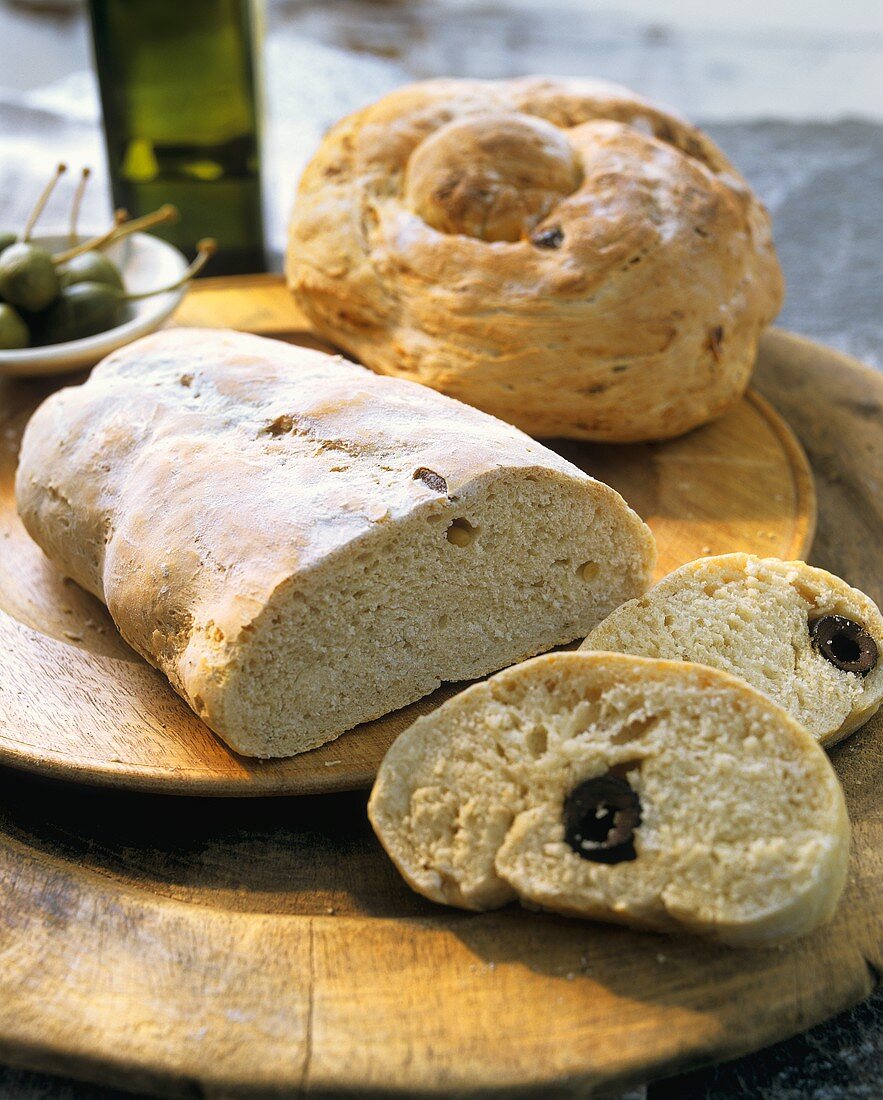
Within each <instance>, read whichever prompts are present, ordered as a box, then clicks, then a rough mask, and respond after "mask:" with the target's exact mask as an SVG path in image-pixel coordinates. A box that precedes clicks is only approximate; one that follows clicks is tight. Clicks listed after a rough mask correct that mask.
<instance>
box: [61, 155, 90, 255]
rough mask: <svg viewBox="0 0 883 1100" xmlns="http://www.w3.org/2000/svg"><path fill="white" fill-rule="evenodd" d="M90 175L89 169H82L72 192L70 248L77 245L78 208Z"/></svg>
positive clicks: (81, 202)
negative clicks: (75, 187)
mask: <svg viewBox="0 0 883 1100" xmlns="http://www.w3.org/2000/svg"><path fill="white" fill-rule="evenodd" d="M91 175H92V169H91V168H88V167H87V168H84V169H83V170H82V172H81V173H80V180H79V182H78V183H77V189H76V191H74V201H73V202H72V203H71V222H70V230H69V231H68V235H67V238H68V244H69V245H70V247H71V248H73V247H74V245H75V244H76V243H77V222H78V221H79V220H80V207H81V206H82V205H83V195H84V194H85V192H86V184H87V183H88V182H89V177H90V176H91Z"/></svg>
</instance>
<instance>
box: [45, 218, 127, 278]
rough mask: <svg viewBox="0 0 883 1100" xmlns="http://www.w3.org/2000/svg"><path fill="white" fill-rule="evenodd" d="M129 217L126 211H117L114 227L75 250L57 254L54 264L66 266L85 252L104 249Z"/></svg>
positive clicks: (54, 257) (84, 242)
mask: <svg viewBox="0 0 883 1100" xmlns="http://www.w3.org/2000/svg"><path fill="white" fill-rule="evenodd" d="M128 216H129V215H128V213H127V212H126V211H125V210H117V211H116V212H115V214H114V216H113V225H112V226H111V227H110V229H105V231H104V232H103V233H99V234H98V236H97V237H92V238H90V239H89V240H88V241H83V243H82V244H78V245H75V246H74V247H73V248H68V249H65V251H64V252H56V253H55V255H54V256H53V257H52V262H53V263H54V264H55V266H56V267H57V266H58V265H59V264H65V263H67V261H68V260H72V259H74V257H75V256H81V255H82V254H83V253H84V252H91V251H92V250H93V249H96V248H102V247H103V246H104V245H106V244H107V243H108V242H109V241H112V240H113V239H114V234H115V233H116V232H117V230H118V229H119V228H120V226H121V225H122V224H123V223H124V222H125V220H126V218H128Z"/></svg>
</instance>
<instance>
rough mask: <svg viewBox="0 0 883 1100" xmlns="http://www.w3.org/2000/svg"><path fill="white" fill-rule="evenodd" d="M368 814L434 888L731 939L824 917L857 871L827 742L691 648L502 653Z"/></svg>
mask: <svg viewBox="0 0 883 1100" xmlns="http://www.w3.org/2000/svg"><path fill="white" fill-rule="evenodd" d="M368 812H369V816H370V818H371V821H372V823H373V826H374V830H375V832H376V833H377V835H378V837H379V838H380V841H381V843H382V844H383V846H384V847H385V848H386V850H387V852H388V853H389V855H390V856H391V857H392V860H393V862H394V863H395V864H396V866H397V867H398V869H399V870H400V871H401V873H402V875H403V876H404V877H405V879H406V880H407V882H408V883H409V884H410V885H411V886H412V887H413V888H414V889H415V890H416V891H418V892H419V893H421V894H424V895H425V896H426V897H428V898H431V899H432V900H434V901H440V902H444V903H446V904H448V905H457V906H461V907H462V908H465V909H489V908H492V907H495V906H499V905H503V904H505V903H506V902H507V901H510V900H512V899H514V898H520V899H521V901H522V902H524V903H525V904H528V905H535V906H541V907H543V908H545V909H551V910H555V911H556V912H559V913H565V914H567V915H570V916H583V917H591V918H597V919H599V920H608V921H615V922H619V923H623V924H628V925H633V926H635V927H638V928H647V929H656V930H659V931H675V930H677V929H686V930H689V931H691V932H696V933H699V934H701V935H704V936H707V937H709V938H711V939H715V940H719V941H722V942H724V943H730V944H767V943H774V942H777V941H779V940H783V939H787V938H789V937H791V936H796V935H799V934H802V933H804V932H807V931H809V930H810V929H812V928H814V927H815V926H816V925H818V924H819V923H821V922H823V921H824V920H826V919H827V918H828V917H830V915H831V914H832V912H833V910H834V908H835V906H836V904H837V899H838V897H839V896H840V893H841V890H842V888H843V884H844V879H845V875H846V863H847V850H848V836H849V826H848V821H847V817H846V810H845V807H844V802H843V795H842V792H841V789H840V784H839V783H838V781H837V777H836V775H835V774H834V771H833V769H832V767H831V764H830V762H829V761H828V759H827V757H826V756H825V754H824V752H823V751H822V750H821V749H820V747H819V746H818V744H817V743H816V742H815V741H814V740H813V739H812V737H810V735H809V734H808V733H807V732H806V731H805V730H804V729H802V728H801V727H800V726H799V725H798V724H797V723H796V722H795V721H794V720H793V719H792V718H790V717H789V716H788V715H787V714H786V713H785V712H784V711H783V710H781V708H779V707H777V706H776V705H775V704H774V703H771V702H770V701H769V700H768V699H767V698H766V697H765V696H763V695H761V694H759V693H758V692H756V691H755V690H754V689H753V688H751V687H749V686H748V685H747V684H744V683H743V682H742V681H740V680H737V679H735V678H734V677H732V676H728V675H727V674H726V673H723V672H718V671H717V670H715V669H710V668H705V667H703V666H701V665H694V664H687V663H684V662H676V661H657V660H651V659H646V658H640V657H627V656H623V655H620V654H609V653H580V652H576V653H555V654H548V655H546V656H544V657H537V658H535V659H534V660H531V661H527V662H525V663H524V664H521V665H518V666H517V667H515V668H510V669H506V670H505V671H504V672H500V673H498V674H497V675H496V676H493V677H491V679H490V680H488V681H487V682H485V683H482V684H477V685H474V686H473V687H470V688H468V689H467V690H466V691H464V692H462V693H461V694H460V695H457V696H456V697H455V698H453V699H451V700H449V701H448V702H447V703H445V704H444V705H443V706H442V707H440V708H439V709H438V710H436V711H434V712H433V713H432V714H430V715H428V716H427V717H424V718H420V719H418V720H417V722H415V723H414V725H413V726H411V727H410V728H409V729H407V730H406V731H405V732H404V733H403V734H401V735H400V736H399V738H398V739H397V741H396V742H395V743H394V745H393V746H392V748H391V749H390V750H389V753H388V754H387V756H386V759H385V760H384V761H383V764H382V766H381V768H380V772H379V774H378V776H377V782H376V784H375V786H374V790H373V792H372V794H371V800H370V803H369V807H368ZM611 830H612V832H611Z"/></svg>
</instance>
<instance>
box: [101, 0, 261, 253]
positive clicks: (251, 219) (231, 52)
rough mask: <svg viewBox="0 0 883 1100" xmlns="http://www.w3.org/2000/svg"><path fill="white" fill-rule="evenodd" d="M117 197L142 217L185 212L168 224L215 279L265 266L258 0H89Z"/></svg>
mask: <svg viewBox="0 0 883 1100" xmlns="http://www.w3.org/2000/svg"><path fill="white" fill-rule="evenodd" d="M90 9H91V16H92V37H93V44H94V49H95V62H96V68H97V70H98V81H99V84H100V87H101V102H102V107H103V110H104V131H105V137H106V141H107V155H108V161H109V166H110V176H111V185H112V188H113V201H114V205H115V206H117V207H124V208H125V209H126V210H128V211H129V213H130V214H131V215H132V216H133V217H137V216H139V215H141V214H146V213H148V212H149V211H151V210H156V209H157V207H159V206H162V205H163V204H164V203H172V204H174V205H175V206H177V207H178V209H179V210H180V212H181V218H180V221H179V222H178V223H177V224H175V225H170V226H163V227H162V229H160V230H157V232H158V234H159V235H160V236H163V237H165V238H166V239H167V240H169V241H171V242H172V243H173V244H175V245H177V246H178V247H179V248H180V249H181V250H182V251H184V252H185V253H187V254H188V255H189V256H191V257H192V256H193V254H194V252H195V244H196V242H197V241H198V240H200V239H201V238H203V237H214V238H215V239H216V240H217V242H218V252H217V254H216V256H215V257H214V258H213V260H212V263H211V268H210V271H209V274H212V275H222V274H233V273H237V272H251V271H262V270H264V269H265V267H266V258H265V253H264V239H263V218H262V211H261V186H260V142H259V110H258V96H257V91H258V89H257V84H258V81H257V77H256V71H255V51H254V43H255V38H256V31H255V22H254V13H253V11H252V5H251V3H250V2H249V0H90Z"/></svg>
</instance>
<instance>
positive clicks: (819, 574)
mask: <svg viewBox="0 0 883 1100" xmlns="http://www.w3.org/2000/svg"><path fill="white" fill-rule="evenodd" d="M582 649H593V650H611V651H613V652H616V653H633V654H635V655H636V656H641V657H664V658H667V659H669V660H679V661H696V662H698V663H699V664H703V665H710V666H712V667H713V668H719V669H722V670H723V671H724V672H730V673H732V674H733V675H734V676H739V677H741V679H743V680H745V681H747V682H748V683H749V684H751V685H752V686H753V687H755V688H757V690H758V691H761V692H763V694H764V695H767V696H769V698H770V699H772V700H773V701H774V702H776V703H778V704H779V706H781V707H784V708H785V710H787V711H788V713H789V714H790V715H791V716H792V717H793V718H795V719H796V720H797V721H798V722H800V724H801V725H803V726H805V727H806V728H807V729H808V730H809V731H810V733H812V735H813V736H814V737H816V738H818V739H819V740H820V741H821V742H822V744H823V745H833V744H834V743H835V742H836V741H839V740H840V739H841V738H842V737H846V735H847V734H849V733H852V732H853V731H854V730H856V729H858V727H859V726H861V725H862V724H863V723H865V722H866V721H867V720H868V719H869V718H870V717H871V715H872V714H873V713H874V712H875V711H876V710H877V709H878V707H879V706H880V703H881V701H883V663H881V661H880V660H879V654H880V652H881V651H883V616H881V614H880V611H879V610H878V608H877V606H876V605H875V604H874V602H873V601H872V600H871V599H869V598H868V597H867V596H866V595H865V594H864V593H863V592H860V591H859V590H858V589H857V588H851V587H850V586H849V585H848V584H847V583H846V582H845V581H842V580H840V578H839V577H835V576H834V575H833V574H831V573H827V572H826V571H825V570H824V569H816V568H814V567H813V566H810V565H807V564H806V563H805V562H802V561H781V560H780V559H778V558H758V557H753V556H751V555H749V554H724V555H721V556H720V557H714V558H700V559H699V560H698V561H694V562H690V563H689V564H687V565H683V566H681V568H680V569H676V570H675V571H674V572H673V573H670V574H669V575H668V576H667V577H665V578H664V579H663V580H661V581H660V582H659V584H657V585H656V586H655V587H654V588H652V589H651V590H650V592H648V593H647V594H646V595H645V596H641V597H640V598H636V599H633V600H630V601H629V602H628V603H625V604H623V605H622V606H621V607H619V608H617V610H616V611H614V612H613V613H612V614H611V615H609V616H608V617H607V618H606V619H605V620H604V621H603V622H602V623H601V624H600V625H599V626H597V627H596V628H595V629H594V630H593V631H592V633H591V634H590V635H589V636H588V638H586V640H585V642H584V643H583V645H582Z"/></svg>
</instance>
